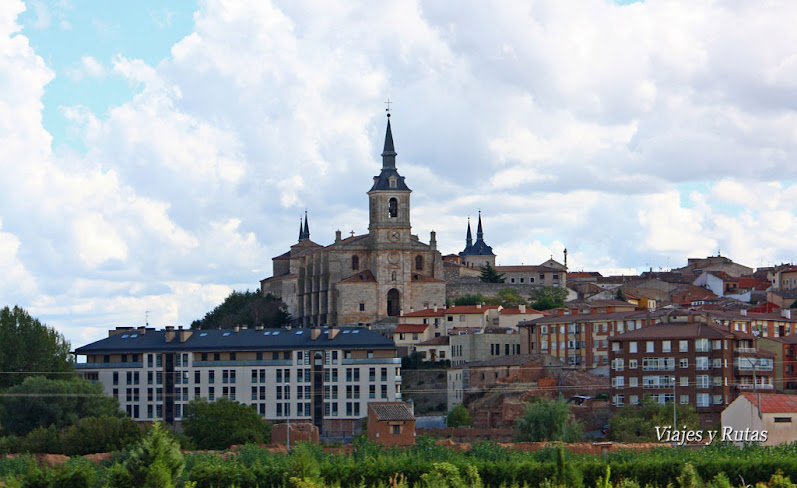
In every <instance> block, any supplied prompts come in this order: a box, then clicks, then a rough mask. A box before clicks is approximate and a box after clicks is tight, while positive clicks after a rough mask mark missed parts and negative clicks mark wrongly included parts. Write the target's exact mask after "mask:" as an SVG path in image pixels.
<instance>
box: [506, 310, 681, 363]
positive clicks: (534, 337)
mask: <svg viewBox="0 0 797 488" xmlns="http://www.w3.org/2000/svg"><path fill="white" fill-rule="evenodd" d="M599 310H600V309H597V308H593V309H591V310H590V312H589V313H569V314H563V315H551V316H548V317H541V318H538V319H535V320H530V321H526V322H521V323H520V324H518V329H519V330H520V353H521V354H537V353H539V354H550V355H552V356H554V357H556V358H558V359H560V360H561V361H562V362H564V363H565V364H567V365H568V366H574V367H577V368H579V369H583V370H586V369H593V368H604V369H607V368H608V366H609V339H610V338H611V337H613V336H615V335H617V334H622V333H624V332H626V331H629V330H636V329H640V328H642V327H645V326H647V325H650V324H654V323H658V322H660V321H661V320H662V317H664V316H665V315H666V314H665V312H663V311H655V312H651V311H647V310H644V311H628V310H626V311H618V312H616V311H614V310H613V308H611V307H607V309H606V310H607V311H606V312H599ZM606 374H607V375H608V369H607V371H606Z"/></svg>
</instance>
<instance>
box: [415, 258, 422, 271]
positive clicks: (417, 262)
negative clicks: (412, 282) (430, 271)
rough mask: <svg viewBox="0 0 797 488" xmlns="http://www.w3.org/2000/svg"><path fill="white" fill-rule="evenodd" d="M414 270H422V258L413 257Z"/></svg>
mask: <svg viewBox="0 0 797 488" xmlns="http://www.w3.org/2000/svg"><path fill="white" fill-rule="evenodd" d="M415 269H416V270H417V271H422V270H423V256H420V255H418V256H415Z"/></svg>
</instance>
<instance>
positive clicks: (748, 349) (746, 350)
mask: <svg viewBox="0 0 797 488" xmlns="http://www.w3.org/2000/svg"><path fill="white" fill-rule="evenodd" d="M734 350H735V351H736V352H743V353H749V354H755V353H757V352H758V350H757V349H756V348H754V347H737V348H736V349H734Z"/></svg>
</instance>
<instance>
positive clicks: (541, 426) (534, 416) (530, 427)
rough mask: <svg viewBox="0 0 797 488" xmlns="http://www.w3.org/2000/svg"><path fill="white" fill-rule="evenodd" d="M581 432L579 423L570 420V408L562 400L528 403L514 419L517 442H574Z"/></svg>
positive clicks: (542, 399)
mask: <svg viewBox="0 0 797 488" xmlns="http://www.w3.org/2000/svg"><path fill="white" fill-rule="evenodd" d="M582 431H583V427H582V425H581V423H580V422H578V421H576V420H574V419H572V418H571V415H570V407H568V405H567V403H565V401H564V400H563V399H562V398H559V399H556V400H548V399H545V398H540V399H537V401H535V402H533V403H528V404H526V405H525V406H524V407H523V413H522V414H521V415H520V416H519V417H518V418H517V419H515V440H516V441H519V442H544V441H564V442H576V441H578V440H579V439H581V433H582Z"/></svg>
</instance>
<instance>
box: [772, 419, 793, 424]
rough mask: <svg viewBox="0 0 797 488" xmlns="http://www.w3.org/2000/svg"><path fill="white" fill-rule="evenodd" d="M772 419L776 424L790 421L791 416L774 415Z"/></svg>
mask: <svg viewBox="0 0 797 488" xmlns="http://www.w3.org/2000/svg"><path fill="white" fill-rule="evenodd" d="M772 420H773V421H774V422H775V423H777V424H786V423H791V417H775V418H773V419H772Z"/></svg>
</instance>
